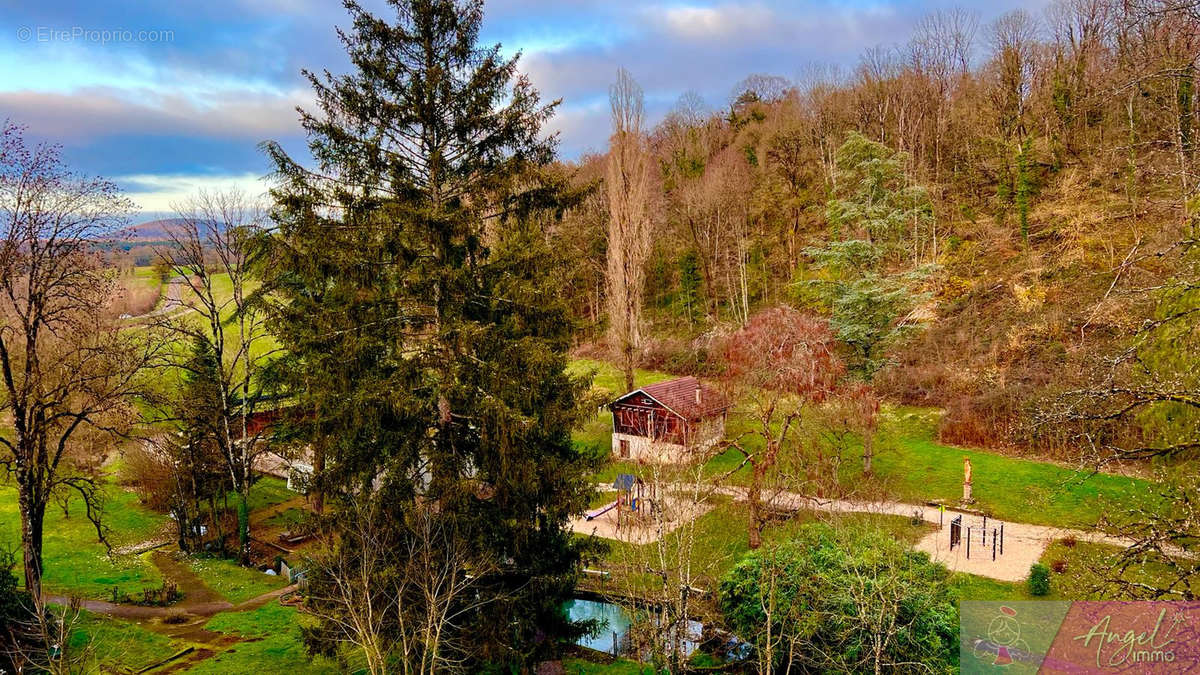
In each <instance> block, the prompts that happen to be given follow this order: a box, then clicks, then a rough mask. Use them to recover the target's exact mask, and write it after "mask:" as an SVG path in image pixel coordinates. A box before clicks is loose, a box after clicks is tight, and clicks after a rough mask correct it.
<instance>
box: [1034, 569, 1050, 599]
mask: <svg viewBox="0 0 1200 675" xmlns="http://www.w3.org/2000/svg"><path fill="white" fill-rule="evenodd" d="M1029 594H1030V595H1037V596H1042V595H1050V568H1049V567H1046V566H1045V565H1043V564H1041V563H1034V564H1033V567H1030V568H1029Z"/></svg>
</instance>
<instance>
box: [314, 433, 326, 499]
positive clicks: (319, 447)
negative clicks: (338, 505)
mask: <svg viewBox="0 0 1200 675" xmlns="http://www.w3.org/2000/svg"><path fill="white" fill-rule="evenodd" d="M312 468H313V470H312V481H311V482H312V483H313V484H314V485H315V486H316V487H315V488H314V489H313V491H312V496H313V498H312V506H313V512H315V513H324V512H325V493H324V492H323V491H322V490H321V488H320V482H319V481H318V480H317V478H318V477H319V476H320V475H321V474H322V473H324V471H325V443H324V441H323V440H318V441H317V442H316V443H315V444H314V445H313V467H312Z"/></svg>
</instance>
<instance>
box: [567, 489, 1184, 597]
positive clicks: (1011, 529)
mask: <svg viewBox="0 0 1200 675" xmlns="http://www.w3.org/2000/svg"><path fill="white" fill-rule="evenodd" d="M600 487H601V489H602V490H610V489H611V486H608V485H601V486H600ZM676 488H678V489H689V486H682V485H680V486H672V487H671V489H672V491H674V489H676ZM746 490H747V488H745V487H738V486H722V487H718V488H716V490H715V492H716V494H721V495H726V496H728V497H732V498H734V499H737V500H745V499H746ZM769 506H771V507H773V508H776V509H783V510H792V511H798V510H802V509H804V510H810V511H824V512H827V513H874V514H880V515H890V516H901V517H904V518H914V517H919V518H920V519H921V520H923V521H925V522H927V523H933V524H935V525H939V526H940V527H939V529H937V530H935V531H933V532H931V533H929V534H927V535H925V536H924V537H922V538H921V539H920V540H919V541H918V542H917V543H916V544H915V545H914V546H913V548H915V549H916V550H918V551H925V552H926V553H928V554H929V555H930V557H932V558H933V559H934V560H937V561H939V562H941V563H944V564H945V565H946V567H948V568H949V569H950V570H952V571H955V572H967V573H970V574H976V575H979V576H982V577H988V578H991V579H999V580H1001V581H1022V580H1024V579H1026V578H1027V577H1028V576H1029V568H1030V566H1031V565H1033V564H1034V563H1035V562H1037V561H1038V560H1039V559H1041V557H1042V554H1043V553H1045V552H1046V547H1047V546H1049V545H1050V544H1051V542H1054V541H1056V540H1059V539H1066V538H1068V537H1070V538H1073V539H1075V540H1076V541H1081V542H1088V543H1097V544H1108V545H1111V546H1119V547H1122V548H1127V547H1129V546H1131V545H1133V544H1134V542H1133V540H1131V539H1128V538H1125V537H1116V536H1112V535H1108V534H1105V533H1103V532H1098V531H1093V530H1078V529H1072V528H1064V527H1050V526H1047V525H1034V524H1032V523H1021V522H1016V521H1011V520H998V519H995V518H984V517H983V516H980V515H977V514H973V513H967V512H964V511H960V510H958V509H954V508H951V507H949V506H948V507H946V510H945V513H944V514H943V513H942V512H941V511H940V509H939V508H938V507H937V506H930V505H927V504H911V503H906V502H897V501H886V502H881V501H855V500H849V499H826V498H818V497H809V496H807V495H802V494H799V493H795V492H783V493H780V494H778V495H776V496H775V497H774V499H772V500H770V502H769ZM706 510H707V509H705V511H706ZM700 513H703V511H701V512H700ZM606 515H607V514H606ZM960 515H961V516H962V528H963V529H962V543H961V545H959V546H955V547H954V548H953V549H951V548H950V521H951V520H953V519H954V518H955V517H957V516H960ZM602 521H603V517H601V518H597V519H596V520H593V521H590V522H588V521H584V520H583V519H582V518H579V519H578V520H576V521H573V522H572V523H571V529H573V530H574V531H575V532H577V533H580V534H595V535H597V536H600V537H605V538H607V539H618V540H622V539H623V537H627V536H629V535H628V533H618V532H617V530H616V528H615V518H614V523H612V524H611V526H609V524H608V523H605V522H602ZM676 525H677V523H676ZM1001 528H1003V531H1004V535H1003V539H1002V542H1003V553H1001V546H1000V541H1001V540H1000V539H999V536H998V535H999V534H1000V530H1001ZM993 531H995V533H996V535H997V537H996V539H997V541H993V534H992V533H993ZM968 534H969V535H970V547H969V551H968V546H967V543H968V542H967V540H968ZM635 543H644V542H642V541H637V542H635ZM993 544H995V549H996V550H995V556H994V558H995V559H994V560H993V551H992V548H993ZM968 552H969V554H970V557H969V558H968V557H967V556H968ZM1166 553H1168V554H1171V555H1177V556H1180V557H1188V556H1192V555H1194V554H1192V553H1189V552H1187V551H1184V550H1183V549H1179V548H1175V549H1167V550H1166Z"/></svg>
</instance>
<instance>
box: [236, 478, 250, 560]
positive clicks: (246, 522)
mask: <svg viewBox="0 0 1200 675" xmlns="http://www.w3.org/2000/svg"><path fill="white" fill-rule="evenodd" d="M244 485H245V487H243V488H242V490H241V492H239V493H238V544H239V546H238V560H239V561H240V562H241V563H242V564H243V565H249V564H250V501H249V496H248V495H247V494H246V493H248V492H249V491H250V487H249V485H248V484H245V483H244Z"/></svg>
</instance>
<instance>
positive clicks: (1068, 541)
mask: <svg viewBox="0 0 1200 675" xmlns="http://www.w3.org/2000/svg"><path fill="white" fill-rule="evenodd" d="M1078 543H1079V541H1078V540H1077V539H1075V537H1074V536H1073V535H1067V536H1065V537H1063V538H1062V545H1063V546H1066V547H1067V548H1075V544H1078Z"/></svg>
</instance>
